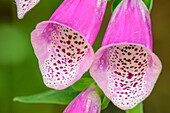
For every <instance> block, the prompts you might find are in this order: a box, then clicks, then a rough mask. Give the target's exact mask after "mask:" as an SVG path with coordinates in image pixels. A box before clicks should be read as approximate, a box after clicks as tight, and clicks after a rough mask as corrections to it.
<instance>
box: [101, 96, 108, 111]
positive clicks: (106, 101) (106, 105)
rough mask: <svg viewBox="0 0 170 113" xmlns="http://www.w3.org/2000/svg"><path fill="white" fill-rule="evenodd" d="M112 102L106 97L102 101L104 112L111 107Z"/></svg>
mask: <svg viewBox="0 0 170 113" xmlns="http://www.w3.org/2000/svg"><path fill="white" fill-rule="evenodd" d="M109 102H110V100H109V99H108V98H107V97H106V96H104V98H103V101H102V110H104V109H106V108H107V107H108V105H109Z"/></svg>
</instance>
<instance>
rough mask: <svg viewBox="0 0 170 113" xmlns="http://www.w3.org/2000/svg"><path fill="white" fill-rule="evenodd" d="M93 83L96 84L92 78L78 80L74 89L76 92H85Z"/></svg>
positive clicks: (73, 86)
mask: <svg viewBox="0 0 170 113" xmlns="http://www.w3.org/2000/svg"><path fill="white" fill-rule="evenodd" d="M92 83H94V80H93V79H92V78H86V77H84V78H81V79H80V80H78V81H77V82H76V83H74V84H73V85H72V88H73V89H74V90H76V91H83V90H85V89H86V88H87V87H88V86H90V85H91V84H92Z"/></svg>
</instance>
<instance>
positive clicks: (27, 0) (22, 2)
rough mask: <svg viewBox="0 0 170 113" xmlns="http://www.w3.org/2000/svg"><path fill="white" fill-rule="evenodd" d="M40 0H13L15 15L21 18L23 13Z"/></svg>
mask: <svg viewBox="0 0 170 113" xmlns="http://www.w3.org/2000/svg"><path fill="white" fill-rule="evenodd" d="M39 1H40V0H15V2H16V5H17V15H18V18H19V19H22V18H23V17H24V15H25V14H26V13H27V12H28V11H29V10H30V9H32V8H33V7H34V6H35V5H36V4H38V2H39Z"/></svg>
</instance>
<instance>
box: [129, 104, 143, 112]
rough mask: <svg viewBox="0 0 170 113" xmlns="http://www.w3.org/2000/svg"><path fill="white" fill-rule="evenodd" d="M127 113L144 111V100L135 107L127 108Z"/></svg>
mask: <svg viewBox="0 0 170 113" xmlns="http://www.w3.org/2000/svg"><path fill="white" fill-rule="evenodd" d="M126 113H143V104H142V102H141V103H139V104H138V105H137V106H136V107H134V108H133V109H129V110H126Z"/></svg>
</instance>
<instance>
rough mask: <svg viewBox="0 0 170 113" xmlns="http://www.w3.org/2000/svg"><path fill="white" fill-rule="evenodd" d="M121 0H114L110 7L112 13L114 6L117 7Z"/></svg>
mask: <svg viewBox="0 0 170 113" xmlns="http://www.w3.org/2000/svg"><path fill="white" fill-rule="evenodd" d="M121 1H122V0H115V1H114V2H113V4H112V8H111V11H112V13H113V11H114V10H115V8H116V7H117V5H118V4H119V3H120V2H121Z"/></svg>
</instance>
